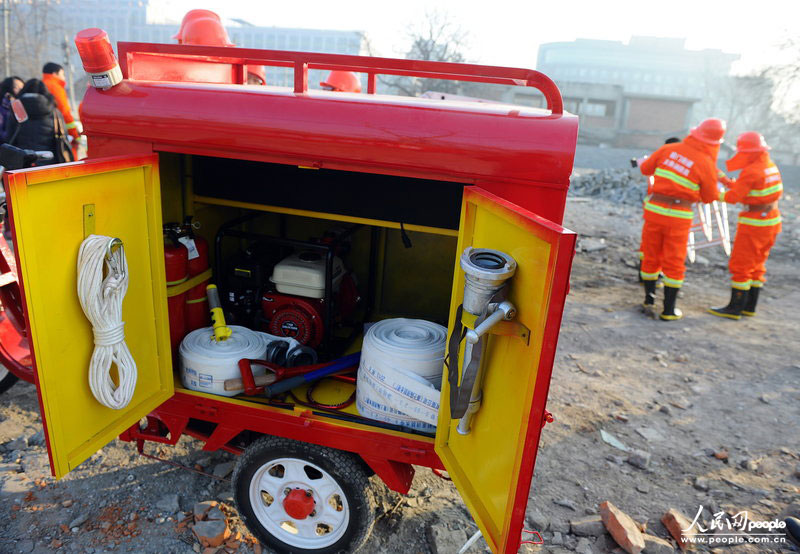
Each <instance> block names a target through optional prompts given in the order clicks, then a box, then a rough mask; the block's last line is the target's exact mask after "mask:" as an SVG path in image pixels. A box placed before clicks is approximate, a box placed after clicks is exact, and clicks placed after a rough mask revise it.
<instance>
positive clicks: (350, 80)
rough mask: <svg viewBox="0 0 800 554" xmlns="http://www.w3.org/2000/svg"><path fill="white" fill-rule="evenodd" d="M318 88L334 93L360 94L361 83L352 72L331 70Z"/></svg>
mask: <svg viewBox="0 0 800 554" xmlns="http://www.w3.org/2000/svg"><path fill="white" fill-rule="evenodd" d="M319 86H321V87H322V88H323V90H331V91H334V92H361V81H359V80H358V75H356V74H355V73H353V72H352V71H337V70H333V71H331V72H330V73H329V74H328V78H327V79H325V80H324V81H322V82H321V83H320V84H319Z"/></svg>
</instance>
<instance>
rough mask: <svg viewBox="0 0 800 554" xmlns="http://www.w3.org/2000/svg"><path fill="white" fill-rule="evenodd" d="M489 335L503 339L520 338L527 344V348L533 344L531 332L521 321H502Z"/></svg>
mask: <svg viewBox="0 0 800 554" xmlns="http://www.w3.org/2000/svg"><path fill="white" fill-rule="evenodd" d="M489 334H491V335H500V336H503V337H519V338H520V339H522V342H524V343H525V346H530V344H531V330H530V329H528V328H527V327H525V326H524V325H523V324H522V323H520V322H519V321H500V322H499V323H497V324H496V325H495V326H494V327H492V328H491V329H490V330H489Z"/></svg>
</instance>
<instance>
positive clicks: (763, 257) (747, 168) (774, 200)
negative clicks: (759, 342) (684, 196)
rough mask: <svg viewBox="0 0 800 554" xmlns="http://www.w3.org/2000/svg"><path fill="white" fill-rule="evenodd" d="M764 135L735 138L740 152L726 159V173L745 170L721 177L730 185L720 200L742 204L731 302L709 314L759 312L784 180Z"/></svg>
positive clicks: (734, 316) (731, 263)
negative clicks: (737, 176)
mask: <svg viewBox="0 0 800 554" xmlns="http://www.w3.org/2000/svg"><path fill="white" fill-rule="evenodd" d="M768 150H769V146H767V143H766V141H765V140H764V137H763V136H761V134H759V133H756V132H755V131H747V132H745V133H742V134H741V135H739V138H738V139H737V140H736V154H735V155H734V156H733V157H732V158H731V159H730V160H728V161H727V162H726V164H725V165H726V167H727V169H728V171H737V170H740V169H741V170H742V172H741V173H740V174H739V178H738V179H736V180H735V181H734V180H731V179H728V178H727V177H725V178H722V179H721V181H722V182H723V184H724V185H725V186H726V187H727V188H728V190H727V191H723V192H720V193H719V201H720V202H727V203H728V204H737V203H742V204H743V205H744V211H743V212H741V213H740V214H739V220H738V223H737V225H736V238H735V239H734V241H733V252H731V259H730V261H729V262H728V269H729V270H730V272H731V300H730V302H728V305H727V306H721V307H718V308H709V310H708V311H709V313H712V314H714V315H717V316H720V317H727V318H730V319H739V318H741V316H742V315H747V316H754V315H756V304H758V294H759V292H760V291H761V287H763V286H764V283H765V282H766V278H765V277H764V275H765V273H766V272H767V268H766V265H765V264H766V263H767V257H768V256H769V251H770V249H771V248H772V246H773V245H774V244H775V239H776V238H777V236H778V233H780V232H781V213H780V211H778V199H779V198H780V197H781V193H782V192H783V182H782V181H781V174H780V172H779V171H778V168H777V166H776V165H775V164H774V163H773V162H772V160H771V159H770V157H769V154H768V152H767V151H768Z"/></svg>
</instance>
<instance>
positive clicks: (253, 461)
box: [233, 436, 375, 554]
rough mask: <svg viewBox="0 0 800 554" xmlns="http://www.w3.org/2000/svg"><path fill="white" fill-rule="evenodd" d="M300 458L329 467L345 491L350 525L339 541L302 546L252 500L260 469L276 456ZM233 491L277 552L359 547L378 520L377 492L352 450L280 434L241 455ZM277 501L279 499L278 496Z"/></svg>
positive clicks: (325, 553)
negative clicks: (263, 518) (263, 516)
mask: <svg viewBox="0 0 800 554" xmlns="http://www.w3.org/2000/svg"><path fill="white" fill-rule="evenodd" d="M280 458H296V459H298V460H301V461H306V462H309V463H311V464H314V465H316V466H318V467H319V468H321V469H323V470H324V471H326V472H327V473H328V474H329V475H330V477H331V478H332V479H333V480H334V481H335V482H336V484H337V485H338V486H339V487H340V488H341V490H342V491H343V492H344V496H345V498H346V501H347V506H348V509H349V517H348V518H347V527H346V530H345V532H344V534H343V535H342V536H341V538H339V539H338V540H337V541H336V542H335V543H333V544H330V545H327V546H324V547H322V548H311V549H309V548H300V547H298V546H294V545H291V544H288V543H286V542H284V541H283V540H281V539H280V538H279V537H278V536H276V535H274V534H272V533H271V532H270V531H269V530H267V529H266V528H265V527H264V526H263V525H262V524H261V522H260V521H259V519H258V517H257V516H256V514H255V511H254V509H253V506H252V504H251V500H250V483H251V481H252V480H253V478H254V477H256V473H257V472H258V471H259V470H260V469H261V468H263V466H264V465H266V464H268V463H269V462H271V461H273V460H277V459H280ZM233 495H234V498H235V500H236V507H237V509H238V510H239V515H240V516H241V518H242V520H243V521H244V523H245V525H247V528H248V529H249V530H250V532H252V533H253V534H254V535H255V536H256V537H258V538H259V539H260V540H261V542H263V543H264V544H265V545H267V546H268V547H270V548H272V549H274V550H276V551H277V552H285V553H292V554H339V553H350V552H356V551H357V550H359V549H360V548H361V547H362V546H363V545H364V543H365V542H366V541H367V539H368V538H369V535H370V532H371V531H372V526H373V524H374V523H375V507H374V500H373V495H372V494H371V493H370V491H369V478H368V477H367V474H366V472H365V471H364V468H363V463H362V462H361V460H360V459H359V458H358V457H357V456H355V455H353V454H350V453H347V452H343V451H341V450H334V449H332V448H326V447H323V446H316V445H313V444H308V443H304V442H298V441H294V440H290V439H284V438H280V437H272V436H265V437H262V438H260V439H258V440H256V441H255V442H253V443H252V444H251V445H250V446H249V447H248V448H247V450H245V452H244V454H242V456H240V458H239V461H238V462H237V464H236V469H235V470H234V472H233ZM276 501H277V500H276Z"/></svg>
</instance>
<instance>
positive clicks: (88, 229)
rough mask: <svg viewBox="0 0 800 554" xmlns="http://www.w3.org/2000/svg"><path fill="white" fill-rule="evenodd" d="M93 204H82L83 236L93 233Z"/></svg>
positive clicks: (86, 236)
mask: <svg viewBox="0 0 800 554" xmlns="http://www.w3.org/2000/svg"><path fill="white" fill-rule="evenodd" d="M94 223H95V217H94V204H84V205H83V238H88V237H89V235H93V234H94Z"/></svg>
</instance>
